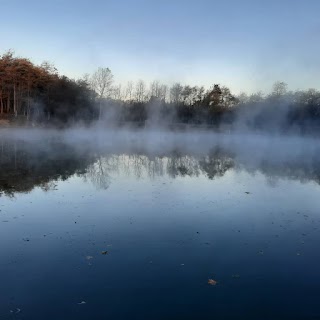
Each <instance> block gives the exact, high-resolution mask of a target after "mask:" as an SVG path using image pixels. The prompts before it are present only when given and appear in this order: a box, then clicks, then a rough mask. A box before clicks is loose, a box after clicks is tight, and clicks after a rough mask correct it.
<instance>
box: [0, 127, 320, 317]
mask: <svg viewBox="0 0 320 320" xmlns="http://www.w3.org/2000/svg"><path fill="white" fill-rule="evenodd" d="M319 155H320V143H319V142H318V140H317V139H314V138H311V137H309V138H302V137H278V136H264V135H259V134H248V133H241V134H240V133H239V134H217V133H210V132H206V131H203V132H201V131H200V132H189V131H188V132H166V131H163V130H160V129H159V130H153V131H150V132H147V131H144V130H122V131H121V132H120V131H119V132H118V131H116V130H106V131H105V130H102V129H99V130H92V131H91V130H88V129H83V130H82V129H75V130H70V131H59V132H58V131H53V130H47V131H43V130H38V129H35V130H15V131H13V130H11V129H8V130H2V131H1V132H0V165H1V166H0V253H1V255H0V256H1V258H0V284H1V295H0V319H1V320H2V319H32V320H38V319H39V320H40V319H41V320H43V319H46V320H51V319H52V320H57V319H246V320H247V319H320V306H319V301H320V290H319V289H320V273H319V267H320V265H319V263H320V251H319V245H318V244H319V243H320V232H319V226H320V211H319V209H320V187H319V183H320V163H319V159H320V158H319Z"/></svg>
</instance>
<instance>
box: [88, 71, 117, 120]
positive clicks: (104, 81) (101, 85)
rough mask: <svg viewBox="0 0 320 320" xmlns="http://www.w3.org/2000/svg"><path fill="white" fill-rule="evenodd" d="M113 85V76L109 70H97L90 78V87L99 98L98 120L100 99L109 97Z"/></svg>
mask: <svg viewBox="0 0 320 320" xmlns="http://www.w3.org/2000/svg"><path fill="white" fill-rule="evenodd" d="M112 83H113V74H112V73H111V70H110V69H109V68H98V70H97V71H96V72H95V73H94V74H93V75H92V76H91V86H92V89H93V90H95V91H96V92H97V94H98V98H99V119H100V118H101V106H102V99H103V98H108V97H110V94H111V91H112V90H111V89H112Z"/></svg>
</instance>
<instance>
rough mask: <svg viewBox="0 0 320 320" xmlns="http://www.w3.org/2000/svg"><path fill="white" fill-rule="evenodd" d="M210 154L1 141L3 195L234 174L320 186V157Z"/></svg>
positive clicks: (59, 142) (218, 150)
mask: <svg viewBox="0 0 320 320" xmlns="http://www.w3.org/2000/svg"><path fill="white" fill-rule="evenodd" d="M208 150H209V151H207V152H205V151H204V152H195V153H192V152H191V151H190V149H189V150H188V151H184V150H183V148H181V149H178V148H174V149H172V150H166V151H162V152H158V153H157V152H155V151H154V150H153V151H152V152H150V151H148V150H147V149H146V150H143V149H142V148H141V147H139V150H134V148H131V150H130V151H128V152H126V150H125V149H124V150H121V149H120V150H119V148H116V149H115V151H113V150H112V149H110V148H109V149H107V150H104V149H103V148H95V147H94V146H92V145H89V144H87V145H81V146H79V145H73V144H72V143H68V142H66V141H64V140H62V139H58V138H52V139H43V140H40V139H38V140H37V141H36V143H35V142H34V141H30V140H27V141H26V140H23V139H21V138H20V139H9V140H4V139H0V195H1V194H5V195H6V196H11V197H12V196H14V194H15V193H19V192H24V193H27V192H30V191H31V190H32V189H33V188H35V187H40V188H42V190H44V191H50V190H54V189H55V188H56V182H57V181H61V180H62V181H63V180H66V179H68V178H69V177H71V176H74V175H76V176H80V177H83V179H84V181H90V182H91V183H93V184H94V185H95V186H96V188H98V189H104V190H106V189H108V187H109V186H110V184H111V181H112V179H111V177H114V176H116V175H119V174H121V175H126V176H134V177H135V178H136V179H143V178H150V179H155V178H156V177H159V176H168V177H170V178H177V177H186V176H190V177H198V176H200V175H204V176H206V177H207V178H208V179H215V178H220V177H222V176H224V175H225V174H226V172H228V171H231V170H245V171H246V172H249V173H252V174H255V173H258V172H259V173H262V174H263V175H265V176H266V177H267V178H268V181H270V183H275V182H276V181H277V179H278V178H281V179H283V178H285V179H293V180H299V181H301V182H307V181H314V182H316V183H318V184H319V183H320V165H319V163H318V161H317V159H318V155H319V152H313V154H311V155H307V154H306V155H303V156H302V155H300V156H297V157H295V158H289V159H285V160H284V159H280V160H279V159H276V158H274V157H273V158H263V157H262V158H261V159H260V160H256V161H254V162H253V161H251V158H250V157H251V155H247V156H244V155H242V156H241V158H239V157H238V154H237V153H236V152H235V151H233V150H230V149H228V148H227V147H226V146H219V145H215V146H214V147H213V148H211V149H209V148H208Z"/></svg>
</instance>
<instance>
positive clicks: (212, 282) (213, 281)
mask: <svg viewBox="0 0 320 320" xmlns="http://www.w3.org/2000/svg"><path fill="white" fill-rule="evenodd" d="M217 283H218V281H216V280H214V279H209V280H208V284H210V286H215V285H216V284H217Z"/></svg>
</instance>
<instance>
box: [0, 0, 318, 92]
mask: <svg viewBox="0 0 320 320" xmlns="http://www.w3.org/2000/svg"><path fill="white" fill-rule="evenodd" d="M0 4H1V13H2V14H1V19H0V52H1V53H2V52H4V51H5V50H8V49H10V48H11V49H14V50H15V52H16V54H18V55H21V56H26V57H29V58H30V59H31V60H32V61H33V62H35V63H41V62H42V61H43V60H47V61H50V62H53V63H54V64H55V66H56V67H57V68H58V70H59V71H60V73H63V74H66V75H67V76H69V77H72V78H77V77H81V76H82V75H83V74H84V73H92V72H93V71H94V70H95V69H96V68H97V67H99V66H102V67H109V68H110V69H111V70H112V72H113V74H114V76H115V80H116V81H117V82H120V83H126V82H127V81H128V80H133V81H136V80H138V79H140V78H141V79H144V80H146V81H152V80H157V79H158V80H160V81H162V82H165V83H168V84H171V83H173V82H175V81H180V82H181V83H188V84H195V85H205V86H207V87H208V86H210V85H212V84H213V83H220V84H222V85H227V86H229V87H230V88H231V89H232V90H233V91H234V92H237V93H238V92H240V91H247V92H253V91H257V90H260V89H261V90H269V89H270V87H271V86H272V83H273V82H274V81H276V80H281V81H286V82H287V83H288V84H289V87H290V88H292V89H296V88H302V89H303V88H308V87H315V88H318V89H320V18H319V12H320V0H304V1H302V0H299V1H297V0H221V1H215V0H211V1H210V0H197V1H194V0H192V1H191V0H189V1H188V0H184V1H183V0H170V1H169V0H161V1H153V0H105V1H102V0H91V1H84V0H77V1H74V0H64V1H62V0H51V1H44V0H43V1H39V0H29V1H25V0H10V1H8V0H6V1H3V0H0Z"/></svg>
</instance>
